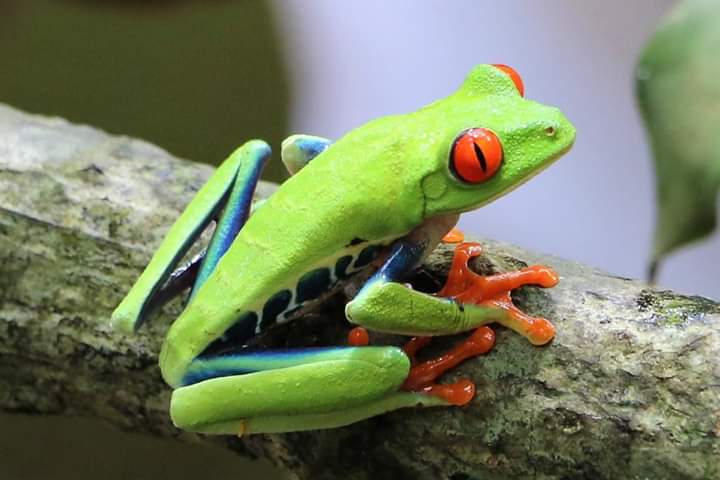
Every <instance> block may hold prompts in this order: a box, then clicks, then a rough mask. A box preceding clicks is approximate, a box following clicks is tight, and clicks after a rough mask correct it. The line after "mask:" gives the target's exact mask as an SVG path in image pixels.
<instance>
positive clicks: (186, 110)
mask: <svg viewBox="0 0 720 480" xmlns="http://www.w3.org/2000/svg"><path fill="white" fill-rule="evenodd" d="M275 30H276V29H275V25H274V24H273V22H272V19H271V11H270V9H269V7H268V5H267V3H266V2H262V1H219V0H216V1H206V2H200V1H194V2H191V1H174V2H173V1H169V0H165V1H161V2H149V1H148V2H136V1H133V2H120V1H117V2H109V1H100V0H96V1H89V0H85V1H78V0H76V1H67V0H66V1H59V0H0V65H2V68H0V102H3V103H7V104H10V105H12V106H15V107H17V108H21V109H23V110H28V111H31V112H36V113H42V114H51V115H59V116H61V117H64V118H67V119H69V120H71V121H73V122H82V123H87V124H90V125H93V126H97V127H100V128H103V129H105V130H108V131H110V132H112V133H122V134H127V135H131V136H137V137H141V138H145V139H147V140H149V141H151V142H153V143H156V144H158V145H160V146H162V147H164V148H166V149H168V150H169V151H171V152H172V153H173V154H176V155H178V156H181V157H185V158H189V159H192V160H197V161H202V162H207V163H212V164H217V163H219V162H220V161H222V160H223V159H224V158H225V157H226V156H227V155H228V154H229V153H230V152H231V151H232V150H233V149H235V148H236V147H237V146H238V145H240V144H241V143H243V142H244V141H246V140H248V139H250V138H257V137H259V138H263V139H265V140H267V141H269V142H270V143H271V145H273V146H274V147H276V148H275V150H276V151H277V150H278V148H277V146H279V144H280V142H281V141H282V138H283V137H284V136H285V135H286V133H287V132H286V130H287V110H288V83H287V77H286V71H285V68H284V64H283V62H282V58H281V55H280V45H279V42H278V38H277V34H276V31H275ZM282 171H283V169H282V168H281V165H280V162H279V160H277V159H275V160H274V161H271V162H270V165H269V166H268V167H267V168H266V171H265V175H264V177H265V178H268V179H274V180H278V179H280V178H282Z"/></svg>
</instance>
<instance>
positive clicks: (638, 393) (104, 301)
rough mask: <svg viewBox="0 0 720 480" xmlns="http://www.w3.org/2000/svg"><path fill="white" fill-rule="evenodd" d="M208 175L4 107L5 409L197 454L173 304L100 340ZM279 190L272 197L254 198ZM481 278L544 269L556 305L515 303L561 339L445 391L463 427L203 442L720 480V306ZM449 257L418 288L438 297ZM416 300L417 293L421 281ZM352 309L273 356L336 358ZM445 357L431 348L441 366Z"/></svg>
mask: <svg viewBox="0 0 720 480" xmlns="http://www.w3.org/2000/svg"><path fill="white" fill-rule="evenodd" d="M210 172H211V168H210V167H208V166H204V165H199V164H196V163H192V162H187V161H183V160H179V159H177V158H174V157H173V156H171V155H170V154H168V153H167V152H165V151H163V150H162V149H160V148H158V147H155V146H153V145H150V144H148V143H146V142H143V141H140V140H135V139H131V138H127V137H122V136H111V135H108V134H106V133H103V132H101V131H98V130H96V129H93V128H91V127H86V126H77V125H72V124H69V123H67V122H65V121H64V120H60V119H52V118H46V117H40V116H33V115H28V114H24V113H22V112H19V111H17V110H13V109H11V108H8V107H3V106H0V408H1V409H2V410H3V411H5V412H32V413H41V414H61V415H70V414H73V415H89V416H98V417H101V418H103V419H106V420H108V421H110V422H112V423H113V424H115V425H117V426H118V427H121V428H125V429H131V430H134V431H138V432H145V433H147V434H151V435H162V436H167V437H180V438H183V437H188V436H190V435H189V434H182V433H180V432H178V431H177V430H176V429H174V428H173V426H172V425H171V423H170V422H169V419H168V415H167V407H168V399H169V389H168V388H167V387H166V386H165V385H164V384H163V382H162V380H161V378H160V375H159V370H158V367H157V353H158V351H159V346H160V343H161V341H162V338H163V332H164V331H165V330H166V328H167V326H168V325H169V323H170V322H171V321H172V318H173V317H174V316H176V315H177V314H178V312H179V311H180V308H181V305H180V303H179V302H175V303H173V304H171V305H169V306H168V307H166V308H165V309H164V311H163V312H162V314H161V315H160V316H159V317H158V318H156V319H155V321H153V322H151V323H150V324H149V326H148V327H147V328H144V329H142V330H141V331H140V332H139V333H138V334H137V335H135V336H127V335H123V334H121V333H118V332H114V331H112V330H111V329H110V327H109V325H108V318H109V315H110V313H111V311H112V310H113V308H114V307H115V306H116V305H117V303H118V302H119V301H120V299H121V298H122V296H123V295H124V294H125V293H126V292H127V290H128V288H129V286H130V285H131V284H132V282H133V281H134V279H135V278H136V276H137V275H138V273H139V272H140V271H141V269H142V267H143V266H144V265H145V263H146V262H147V260H148V259H149V256H150V255H151V253H152V251H153V249H154V248H155V247H156V246H157V244H158V243H159V241H160V239H161V236H162V235H163V233H164V231H165V229H166V228H167V227H168V226H169V224H170V223H171V222H172V221H173V220H174V219H175V218H176V217H177V215H178V213H179V211H180V210H181V209H182V207H183V206H184V205H185V204H186V202H187V201H188V200H189V199H190V198H191V197H192V195H193V193H194V192H195V191H196V190H197V189H198V187H199V186H200V185H201V184H202V183H203V181H204V180H205V179H206V178H207V177H208V175H209V173H210ZM272 189H273V187H272V185H269V184H263V185H261V187H260V196H266V195H267V194H268V193H269V192H271V191H272ZM483 243H484V244H485V246H486V254H485V255H484V256H483V257H482V258H481V259H480V261H478V262H477V264H476V267H477V269H478V270H479V271H481V272H492V271H502V270H507V269H514V268H518V267H520V266H523V265H525V264H529V263H544V264H548V265H550V266H552V267H553V268H555V269H556V270H557V271H558V272H559V273H560V275H561V278H562V280H561V283H560V285H559V286H558V287H556V288H553V289H548V290H541V289H538V288H523V289H521V290H519V291H518V292H516V295H515V298H516V301H517V303H518V304H519V306H520V307H521V308H522V309H524V310H525V311H527V312H529V313H532V314H535V315H543V316H546V317H547V318H549V319H551V320H552V321H553V323H554V324H555V326H556V328H557V331H558V334H557V338H556V339H555V340H554V341H553V342H552V344H550V345H549V346H546V347H541V348H538V347H533V346H531V345H529V344H528V343H527V342H526V341H525V340H524V339H522V338H520V337H519V336H518V335H516V334H514V333H512V332H507V331H505V330H504V329H501V328H498V329H497V333H498V338H497V345H496V347H495V349H494V350H493V351H492V352H491V353H490V354H489V355H487V356H485V357H482V358H479V359H475V360H472V361H468V362H466V363H465V364H463V365H462V366H460V367H459V368H457V369H455V370H454V371H453V372H452V373H451V374H449V375H447V376H446V378H445V379H444V380H445V381H450V380H451V379H453V378H459V377H469V378H472V379H473V380H474V381H476V383H477V385H478V395H477V398H476V399H475V400H474V401H473V402H472V404H471V405H469V406H468V407H464V408H436V409H424V410H422V409H408V410H403V411H398V412H394V413H391V414H387V415H384V416H381V417H377V418H373V419H370V420H368V421H364V422H360V423H358V424H355V425H352V426H350V427H346V428H341V429H335V430H325V431H317V432H304V433H291V434H282V435H257V436H251V437H248V438H244V439H236V438H227V437H223V438H209V437H207V438H205V439H204V440H203V441H209V442H220V443H222V444H226V445H227V447H228V448H231V449H234V450H236V451H238V452H240V453H242V454H246V455H261V456H265V457H267V458H269V459H270V460H272V461H273V462H274V463H276V464H278V465H280V466H282V467H283V468H286V469H289V470H292V471H293V472H294V473H295V474H296V475H297V476H298V477H300V478H312V479H319V478H335V477H345V478H358V479H360V478H374V479H381V478H420V479H424V478H427V479H438V478H440V479H452V480H461V479H475V478H477V479H479V478H492V479H501V478H565V479H570V478H589V479H590V478H592V479H596V478H608V479H609V478H688V479H700V478H702V479H706V478H720V365H719V363H718V358H719V354H720V333H719V329H720V306H719V305H718V304H717V303H715V302H713V301H710V300H707V299H704V298H700V297H689V296H683V295H679V294H676V293H673V292H669V291H656V290H653V289H652V288H650V287H648V286H647V285H644V284H642V283H639V282H636V281H633V280H629V279H625V278H618V277H615V276H612V275H608V274H606V273H603V272H600V271H598V270H595V269H592V268H589V267H586V266H583V265H579V264H576V263H573V262H569V261H565V260H562V259H559V258H555V257H548V256H541V255H537V254H534V253H531V252H527V251H524V250H521V249H518V248H516V247H512V246H509V245H504V244H499V243H496V242H490V241H484V242H483ZM450 256H451V250H450V248H448V247H441V248H439V249H438V251H436V253H435V254H433V256H432V257H431V258H430V259H429V260H428V263H427V265H426V267H425V270H426V272H429V273H427V274H425V275H423V277H424V281H428V278H436V279H438V280H441V279H442V275H443V272H444V270H445V268H446V266H447V264H448V261H449V259H450ZM421 280H422V279H421ZM342 302H343V299H342V298H338V297H335V298H333V299H332V300H331V301H329V302H327V306H326V307H324V308H323V309H322V311H319V312H316V313H314V314H312V315H308V316H306V317H304V318H302V319H300V320H298V321H296V322H293V323H292V324H290V326H288V327H286V328H285V329H283V330H281V331H277V332H274V333H273V335H271V336H269V337H268V338H267V339H264V340H263V341H266V342H267V343H269V344H270V343H272V344H282V345H295V344H301V343H312V342H328V341H337V340H338V339H339V338H341V337H342V335H343V334H344V332H345V331H346V330H347V326H346V325H345V322H344V321H343V318H342V314H341V312H342ZM451 342H452V339H440V340H438V341H437V342H436V344H437V346H436V347H435V348H436V349H439V350H442V348H445V347H447V345H449V344H450V343H451Z"/></svg>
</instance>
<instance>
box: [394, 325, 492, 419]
mask: <svg viewBox="0 0 720 480" xmlns="http://www.w3.org/2000/svg"><path fill="white" fill-rule="evenodd" d="M428 343H430V337H414V338H412V339H411V340H410V341H409V342H407V343H406V344H405V346H404V347H403V350H404V351H405V353H406V354H407V355H408V357H410V361H411V362H412V367H411V368H410V373H409V374H408V377H407V379H405V383H403V386H402V388H403V390H410V391H414V392H424V393H427V394H429V395H435V396H437V397H440V398H442V399H444V400H445V401H447V402H448V403H450V404H451V405H458V406H459V405H465V404H467V403H468V402H470V400H472V399H473V397H474V396H475V384H474V383H472V382H471V381H470V380H460V381H459V382H456V383H451V384H442V385H441V384H436V383H434V381H435V380H436V379H437V378H438V377H439V376H440V375H442V374H443V373H445V372H446V371H447V370H449V369H451V368H453V367H455V366H456V365H458V364H459V363H460V362H463V361H464V360H467V359H468V358H472V357H476V356H478V355H482V354H484V353H487V352H489V351H490V349H491V348H492V347H493V345H494V344H495V332H493V331H492V329H490V327H480V328H478V329H477V330H475V331H474V332H473V333H472V335H470V336H469V337H468V338H467V339H465V340H464V341H463V342H462V343H460V344H459V345H457V346H456V347H455V348H453V349H452V350H450V351H449V352H447V353H445V354H444V355H441V356H439V357H437V358H434V359H432V360H428V361H426V362H422V363H417V360H416V358H415V355H416V353H417V351H418V350H420V349H421V348H422V347H424V346H425V345H427V344H428Z"/></svg>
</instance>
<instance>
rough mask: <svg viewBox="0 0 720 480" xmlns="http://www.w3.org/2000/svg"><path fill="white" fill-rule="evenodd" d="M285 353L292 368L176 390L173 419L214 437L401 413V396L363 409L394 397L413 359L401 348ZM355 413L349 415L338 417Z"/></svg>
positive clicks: (171, 408) (307, 427) (226, 377)
mask: <svg viewBox="0 0 720 480" xmlns="http://www.w3.org/2000/svg"><path fill="white" fill-rule="evenodd" d="M282 355H283V356H284V358H283V362H284V363H285V364H286V365H290V366H286V367H283V368H275V369H272V370H264V371H257V372H254V373H248V374H245V375H233V376H225V377H219V378H212V379H210V380H205V381H203V382H200V383H196V384H193V385H190V386H186V387H182V388H179V389H177V390H175V391H174V392H173V396H172V401H171V406H170V413H171V416H172V418H173V422H174V423H175V424H176V425H177V426H178V427H179V428H182V429H184V430H190V431H200V432H208V433H209V432H213V433H240V432H241V430H243V431H246V432H247V431H258V430H261V431H290V430H302V429H309V428H323V427H331V426H336V425H342V424H346V423H351V422H353V421H357V420H359V419H362V418H367V417H369V416H372V415H375V414H377V413H381V412H382V411H387V410H388V409H394V408H399V406H393V405H394V403H397V402H398V401H400V399H399V398H395V399H393V400H392V401H391V402H390V403H388V405H387V407H388V408H385V409H382V410H380V411H379V412H377V413H372V412H369V413H368V412H365V411H364V410H363V406H364V405H367V404H372V403H375V402H378V401H380V400H383V399H384V398H385V397H388V396H390V397H392V395H391V393H393V392H395V391H396V390H397V389H398V388H399V387H400V385H401V384H402V383H403V382H404V380H405V378H406V377H407V374H408V371H409V369H410V361H409V359H408V357H407V356H406V355H405V353H404V352H403V351H402V350H401V349H399V348H396V347H339V348H337V349H332V350H327V349H323V350H322V351H320V352H319V353H318V355H317V356H314V355H313V354H308V353H307V352H306V351H303V350H299V351H298V352H293V351H290V352H284V353H282ZM293 356H297V357H298V358H300V357H301V358H302V359H301V362H302V363H299V364H295V365H293V364H292V362H293V358H292V357H293ZM403 395H412V396H414V397H419V395H417V394H409V393H403ZM414 397H413V398H414ZM403 401H405V402H408V401H410V400H409V399H407V400H405V398H403ZM414 401H415V403H421V402H420V401H418V400H417V399H415V400H414ZM393 402H394V403H393ZM386 403H387V400H386ZM401 403H402V402H401ZM400 406H405V405H404V404H403V405H400ZM348 410H350V411H351V415H350V417H348V416H347V414H344V415H341V417H342V418H337V415H335V413H338V412H347V411H348ZM338 422H340V423H338ZM268 429H269V430H268Z"/></svg>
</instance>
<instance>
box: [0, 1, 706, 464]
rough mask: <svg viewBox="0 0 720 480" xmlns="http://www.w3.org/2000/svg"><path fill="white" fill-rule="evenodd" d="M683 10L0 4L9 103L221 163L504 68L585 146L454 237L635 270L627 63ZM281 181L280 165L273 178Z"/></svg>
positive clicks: (638, 246)
mask: <svg viewBox="0 0 720 480" xmlns="http://www.w3.org/2000/svg"><path fill="white" fill-rule="evenodd" d="M673 3H674V2H672V1H671V0H634V1H632V2H628V1H625V0H606V1H604V2H592V3H591V2H577V1H574V0H552V1H545V2H527V1H523V0H505V1H503V2H497V1H493V2H491V1H479V0H476V1H459V0H457V1H441V0H432V1H422V2H420V1H410V0H402V1H401V0H396V1H393V2H387V1H381V0H364V1H362V2H360V1H357V2H337V1H332V0H312V1H300V0H294V1H289V0H288V1H283V0H276V1H269V2H266V1H250V0H246V1H221V0H213V1H204V2H199V1H191V0H185V1H180V0H177V1H172V0H165V1H154V2H152V1H146V2H143V1H116V2H112V1H101V0H95V1H93V0H84V1H83V0H74V1H70V0H64V1H61V0H0V65H1V66H0V102H4V103H7V104H10V105H12V106H14V107H17V108H20V109H23V110H27V111H30V112H35V113H40V114H45V115H58V116H62V117H65V118H67V119H69V120H71V121H73V122H80V123H87V124H91V125H94V126H97V127H100V128H103V129H105V130H108V131H110V132H112V133H116V134H127V135H131V136H138V137H142V138H145V139H147V140H149V141H151V142H154V143H156V144H158V145H160V146H163V147H164V148H166V149H168V150H169V151H171V152H172V153H174V154H176V155H178V156H181V157H185V158H189V159H193V160H197V161H202V162H208V163H217V162H218V161H220V160H222V159H223V158H224V157H225V156H226V155H227V154H228V153H229V152H230V151H231V150H232V149H233V148H235V147H236V146H237V145H239V144H240V143H242V142H243V141H245V140H246V139H249V138H252V137H262V138H265V139H267V140H268V141H270V142H271V143H272V144H273V145H274V146H275V147H276V151H277V150H278V148H277V147H278V146H279V143H280V141H281V140H282V138H284V137H285V136H286V135H288V134H289V133H297V132H303V133H310V134H315V135H321V136H326V137H330V138H337V137H339V136H340V135H342V134H343V133H344V132H347V131H348V130H350V129H352V128H355V127H357V126H358V125H360V124H362V123H364V122H366V121H368V120H370V119H373V118H376V117H378V116H380V115H385V114H391V113H399V112H405V111H411V110H415V109H417V108H418V107H419V106H421V105H423V104H425V103H428V102H430V101H432V100H435V99H437V98H439V97H442V96H445V95H447V94H448V93H450V92H452V91H453V90H454V89H455V88H456V87H457V86H458V85H459V84H460V82H461V81H462V79H463V78H464V76H465V74H466V73H467V72H468V71H469V70H470V68H471V67H472V66H473V65H475V64H478V63H505V64H508V65H511V66H513V67H514V68H515V69H516V70H518V71H519V72H520V74H521V75H522V77H523V79H524V81H525V86H526V96H527V97H528V98H532V99H535V100H538V101H540V102H543V103H547V104H551V105H555V106H558V107H560V108H561V109H562V110H563V111H564V113H565V114H566V115H567V116H568V117H569V118H570V119H571V120H572V121H573V122H574V123H575V125H576V126H577V130H578V137H577V141H576V144H575V147H574V149H573V150H572V152H571V153H570V154H568V155H567V156H566V157H564V158H563V159H562V160H561V161H560V162H559V163H558V164H557V165H555V166H554V167H552V168H551V169H549V170H547V171H546V172H544V173H543V174H542V175H540V176H539V177H537V178H536V179H534V180H533V181H532V182H530V183H528V184H527V185H526V186H525V187H523V188H521V189H519V190H517V191H515V192H514V193H513V194H512V195H509V196H507V197H505V198H502V199H500V200H498V201H496V202H495V203H493V204H492V205H489V206H487V207H485V208H482V209H481V210H479V211H477V212H474V213H471V214H467V215H466V216H464V218H463V219H462V222H461V226H462V228H463V229H465V230H466V231H468V232H472V233H476V234H479V235H481V236H486V237H489V238H494V239H498V240H503V241H507V242H511V243H515V244H518V245H521V246H523V247H527V248H529V249H533V250H537V251H540V252H545V253H551V254H555V255H558V256H562V257H566V258H569V259H573V260H577V261H580V262H583V263H587V264H590V265H593V266H596V267H599V268H601V269H604V270H607V271H609V272H612V273H614V274H617V275H621V276H627V277H642V276H644V273H645V265H646V261H647V258H648V255H649V250H650V245H651V234H652V227H653V224H654V217H655V207H654V201H655V200H654V181H653V171H652V167H651V161H650V155H649V149H648V146H647V142H646V139H645V134H644V131H643V129H642V126H641V124H640V118H639V115H638V113H637V109H636V107H635V100H634V96H633V69H634V65H635V62H636V60H637V57H638V55H639V53H640V51H641V49H642V47H643V45H644V43H645V42H646V41H647V39H648V38H649V37H650V35H651V34H652V32H653V30H654V28H655V25H656V23H657V22H658V20H659V18H660V17H661V15H662V14H663V13H664V12H666V11H667V10H668V9H669V7H671V6H672V5H673ZM283 176H284V173H283V170H282V168H281V166H280V161H279V158H277V156H276V158H275V159H274V160H273V161H272V165H271V166H270V167H269V168H268V169H267V170H266V172H265V177H266V178H267V179H269V180H274V181H281V180H282V179H283V178H284V177H283ZM719 257H720V240H719V239H718V236H715V237H714V238H713V239H712V240H711V241H708V242H705V243H702V244H698V245H695V246H693V247H692V248H689V249H685V250H683V251H682V252H680V253H678V254H675V255H672V256H671V257H670V258H669V259H668V260H667V262H666V263H665V264H664V266H663V269H662V271H661V274H660V278H659V282H660V284H661V286H665V287H669V288H674V289H677V290H680V291H682V292H685V293H691V294H701V295H705V296H709V297H712V298H715V299H718V298H720V277H718V276H717V275H716V273H715V271H714V269H711V268H710V266H712V265H715V264H716V263H717V260H718V258H719ZM3 422H4V420H3ZM3 425H4V423H3ZM3 452H5V453H7V450H2V447H1V446H0V459H1V458H2V457H3V456H4V453H3ZM27 478H31V477H27ZM125 478H130V477H125ZM137 478H140V477H137Z"/></svg>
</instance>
